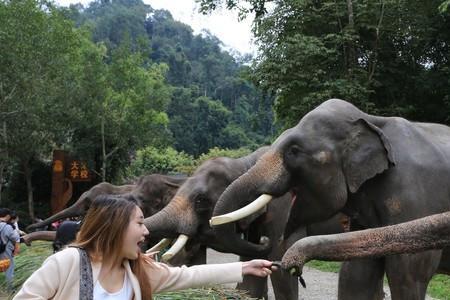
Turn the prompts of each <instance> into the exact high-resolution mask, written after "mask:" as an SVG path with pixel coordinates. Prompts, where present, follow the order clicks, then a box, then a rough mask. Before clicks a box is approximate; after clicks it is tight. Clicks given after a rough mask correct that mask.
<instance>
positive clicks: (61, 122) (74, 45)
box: [0, 0, 81, 218]
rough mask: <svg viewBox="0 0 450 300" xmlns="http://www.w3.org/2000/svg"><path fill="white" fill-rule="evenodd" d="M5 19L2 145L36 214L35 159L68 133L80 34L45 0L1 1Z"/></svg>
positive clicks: (1, 36) (0, 59)
mask: <svg viewBox="0 0 450 300" xmlns="http://www.w3.org/2000/svg"><path fill="white" fill-rule="evenodd" d="M0 23H1V24H2V30H1V32H0V52H1V53H2V55H1V56H0V68H1V71H0V77H1V78H0V82H1V93H0V97H1V99H0V103H1V105H2V106H1V109H0V111H1V114H2V121H3V122H2V139H1V141H0V143H1V147H0V148H1V149H2V152H3V153H5V154H6V155H7V156H8V157H9V158H10V159H12V160H14V161H16V162H17V163H18V164H19V165H20V167H21V170H22V172H23V174H24V177H25V181H26V186H27V191H28V192H27V199H28V210H29V214H30V217H31V218H34V208H33V184H32V180H31V178H32V171H33V170H32V166H33V161H34V160H36V159H40V158H43V157H45V158H47V157H48V155H49V153H51V149H52V148H53V147H54V146H55V145H58V144H61V143H62V142H63V141H65V140H66V139H67V138H68V132H69V131H70V128H69V124H70V122H68V121H69V120H70V119H71V116H72V115H73V114H72V112H74V110H73V109H72V108H74V107H75V105H74V100H75V95H76V93H75V90H76V86H74V85H73V82H76V79H75V76H76V72H75V71H74V70H76V69H77V67H76V66H77V64H78V62H79V56H78V52H77V49H78V44H79V41H80V38H81V37H80V34H79V32H77V31H74V30H73V27H72V24H71V22H69V21H67V20H66V19H64V18H63V16H62V15H61V14H60V13H59V12H58V11H57V10H56V9H55V8H54V7H53V6H52V5H50V4H48V3H47V2H44V1H35V0H25V1H2V2H0Z"/></svg>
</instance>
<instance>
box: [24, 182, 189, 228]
mask: <svg viewBox="0 0 450 300" xmlns="http://www.w3.org/2000/svg"><path fill="white" fill-rule="evenodd" d="M184 180H185V178H181V177H179V176H166V175H160V174H151V175H146V176H143V177H141V178H140V179H139V180H138V182H137V184H128V185H119V186H116V185H112V184H110V183H108V182H102V183H99V184H97V185H95V186H94V187H92V188H91V189H90V190H88V191H86V192H84V193H83V194H82V195H81V196H80V198H78V200H77V201H76V202H75V203H74V204H72V205H71V206H70V207H68V208H66V209H64V210H62V211H60V212H58V213H57V214H55V215H53V216H50V217H49V218H47V219H45V220H44V221H42V222H39V223H35V224H31V225H30V226H28V227H27V230H28V231H32V230H34V229H36V228H40V227H43V226H47V225H49V224H51V223H53V222H55V221H57V220H61V219H65V218H70V217H78V216H83V215H84V214H85V213H86V211H87V210H88V209H89V207H90V205H91V203H92V201H93V200H94V199H95V198H96V197H97V196H98V195H104V194H110V195H124V197H125V198H127V197H133V198H134V199H136V200H137V201H138V202H139V204H140V206H141V207H142V209H143V212H144V215H146V216H149V215H151V214H154V213H156V212H157V211H159V210H161V209H162V208H163V207H164V206H165V205H166V204H167V202H168V201H169V199H171V198H172V197H173V195H174V194H175V192H176V190H177V189H178V187H179V186H180V185H181V184H182V183H183V182H184Z"/></svg>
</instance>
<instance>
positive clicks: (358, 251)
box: [282, 212, 450, 275]
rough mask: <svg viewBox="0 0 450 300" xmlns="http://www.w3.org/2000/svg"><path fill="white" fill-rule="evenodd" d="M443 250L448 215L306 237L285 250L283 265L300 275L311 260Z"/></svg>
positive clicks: (449, 234)
mask: <svg viewBox="0 0 450 300" xmlns="http://www.w3.org/2000/svg"><path fill="white" fill-rule="evenodd" d="M445 247H450V212H446V213H440V214H434V215H431V216H428V217H423V218H420V219H416V220H413V221H409V222H404V223H400V224H396V225H390V226H385V227H378V228H372V229H365V230H360V231H354V232H348V233H342V234H330V235H323V236H320V235H318V236H310V237H306V238H303V239H301V240H299V241H297V242H296V243H295V244H294V245H293V246H292V247H290V248H289V249H288V250H287V252H286V253H285V254H284V256H283V261H282V266H283V268H285V269H287V270H289V271H290V273H291V274H297V275H300V274H301V273H302V268H303V266H304V264H305V263H306V262H308V261H310V260H312V259H320V260H334V261H345V260H349V259H355V258H367V257H382V256H386V255H393V254H402V253H417V252H423V251H425V250H430V249H443V248H445ZM443 267H444V266H443ZM445 267H446V268H444V269H443V270H442V271H443V273H446V274H449V273H448V272H449V271H450V268H448V265H445Z"/></svg>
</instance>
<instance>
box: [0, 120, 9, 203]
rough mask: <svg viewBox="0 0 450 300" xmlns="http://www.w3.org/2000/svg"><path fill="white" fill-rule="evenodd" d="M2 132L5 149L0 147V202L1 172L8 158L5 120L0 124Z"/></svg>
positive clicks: (0, 192) (0, 199) (0, 197)
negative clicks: (0, 157)
mask: <svg viewBox="0 0 450 300" xmlns="http://www.w3.org/2000/svg"><path fill="white" fill-rule="evenodd" d="M2 127H3V128H2V134H1V136H2V137H3V142H4V144H5V149H1V148H0V154H1V155H2V156H3V153H4V156H3V158H2V161H1V162H0V204H1V203H2V188H3V174H4V171H5V167H6V161H7V160H8V150H7V149H6V147H7V142H8V139H7V137H6V121H3V126H2Z"/></svg>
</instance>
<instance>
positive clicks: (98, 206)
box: [13, 195, 272, 300]
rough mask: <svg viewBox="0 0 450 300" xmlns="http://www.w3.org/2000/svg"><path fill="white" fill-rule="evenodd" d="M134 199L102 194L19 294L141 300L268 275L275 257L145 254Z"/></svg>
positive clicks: (20, 296)
mask: <svg viewBox="0 0 450 300" xmlns="http://www.w3.org/2000/svg"><path fill="white" fill-rule="evenodd" d="M143 220H144V215H143V213H142V210H141V209H140V208H139V207H138V206H137V204H136V202H134V201H132V200H129V199H127V200H125V199H122V198H120V197H118V196H112V195H103V196H100V197H98V198H97V199H96V200H95V201H94V202H93V203H92V205H91V207H90V209H89V210H88V212H87V214H86V216H85V218H84V222H83V224H82V226H81V228H80V232H79V233H78V235H77V239H76V241H75V243H74V244H73V245H71V246H70V247H68V248H66V249H64V250H63V251H60V252H58V253H56V254H54V255H52V256H50V257H49V258H47V259H46V261H45V262H44V263H43V265H42V266H41V268H40V269H38V270H36V271H35V272H34V273H33V274H32V275H31V276H30V277H29V278H28V279H27V280H26V281H25V283H24V284H23V286H22V288H21V289H20V291H19V292H18V293H17V295H16V296H15V297H14V298H13V299H15V300H21V299H61V300H68V299H80V300H81V299H82V300H104V299H108V300H131V299H134V300H141V299H152V294H155V293H158V292H162V291H173V290H180V289H185V288H189V287H196V286H204V285H208V284H220V283H230V282H239V281H241V280H242V276H243V275H255V276H260V277H265V276H267V275H269V274H271V266H272V262H270V261H267V260H252V261H248V262H236V263H228V264H214V265H199V266H193V267H185V266H183V267H169V266H167V265H165V264H163V263H158V262H155V261H153V260H152V259H151V258H150V257H148V256H147V255H144V254H142V253H141V248H140V244H141V243H142V242H143V241H144V240H145V236H146V235H148V234H149V231H148V230H147V228H146V227H145V226H144V224H143Z"/></svg>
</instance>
